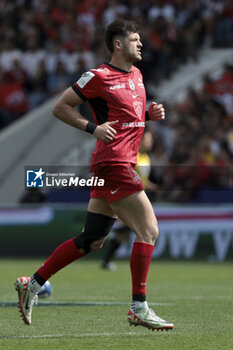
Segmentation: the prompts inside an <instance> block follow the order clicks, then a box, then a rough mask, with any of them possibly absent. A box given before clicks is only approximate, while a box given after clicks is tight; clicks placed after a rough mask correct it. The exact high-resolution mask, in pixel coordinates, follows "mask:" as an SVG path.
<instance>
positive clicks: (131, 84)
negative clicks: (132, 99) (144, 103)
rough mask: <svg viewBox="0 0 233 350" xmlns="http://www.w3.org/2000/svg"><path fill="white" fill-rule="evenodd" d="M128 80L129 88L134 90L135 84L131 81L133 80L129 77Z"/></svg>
mask: <svg viewBox="0 0 233 350" xmlns="http://www.w3.org/2000/svg"><path fill="white" fill-rule="evenodd" d="M128 81H129V87H130V89H131V90H132V91H133V90H135V85H134V83H133V80H131V79H129V80H128Z"/></svg>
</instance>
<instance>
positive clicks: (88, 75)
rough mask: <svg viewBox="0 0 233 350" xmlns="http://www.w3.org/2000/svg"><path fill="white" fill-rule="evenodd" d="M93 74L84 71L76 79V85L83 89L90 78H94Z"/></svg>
mask: <svg viewBox="0 0 233 350" xmlns="http://www.w3.org/2000/svg"><path fill="white" fill-rule="evenodd" d="M94 76H95V74H94V73H92V72H85V73H83V75H82V76H81V78H80V79H79V80H78V81H77V83H76V84H77V85H78V86H79V87H80V88H81V89H83V88H84V86H86V85H87V83H88V82H89V81H90V80H91V79H92V78H94Z"/></svg>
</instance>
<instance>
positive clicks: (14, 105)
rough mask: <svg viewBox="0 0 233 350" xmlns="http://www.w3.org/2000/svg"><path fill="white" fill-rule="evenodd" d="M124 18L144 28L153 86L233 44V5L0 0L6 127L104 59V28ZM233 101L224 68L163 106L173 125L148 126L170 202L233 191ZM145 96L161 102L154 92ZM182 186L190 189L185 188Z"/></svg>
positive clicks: (0, 114) (1, 104)
mask: <svg viewBox="0 0 233 350" xmlns="http://www.w3.org/2000/svg"><path fill="white" fill-rule="evenodd" d="M118 17H124V18H128V19H134V20H136V21H137V22H138V23H139V26H140V28H141V37H142V41H143V45H144V47H143V61H142V62H140V64H139V68H140V69H141V71H142V73H143V75H144V80H145V84H148V85H150V84H151V83H152V84H159V83H160V82H161V81H162V80H163V79H169V78H170V77H171V75H172V73H173V72H174V71H175V70H176V69H177V67H179V66H180V65H182V64H185V63H186V62H187V61H189V60H194V61H197V60H198V55H199V51H200V48H202V47H204V46H206V47H232V46H233V2H232V0H199V1H196V0H167V1H165V0H119V1H116V0H109V1H108V0H82V1H78V0H66V1H64V0H1V2H0V40H1V47H0V94H1V100H0V129H1V128H4V127H5V126H7V125H9V124H10V123H11V122H13V121H14V120H17V119H18V118H19V117H20V116H22V115H23V114H25V113H26V112H28V111H30V110H32V109H34V108H35V107H37V106H38V105H40V104H41V103H43V102H44V101H46V100H47V99H48V98H49V97H51V96H54V95H55V94H56V93H58V92H59V91H62V90H63V89H64V88H65V87H67V86H68V85H69V84H71V83H72V82H74V81H76V80H77V78H78V77H79V76H80V74H81V73H83V72H84V71H86V70H88V69H89V68H93V67H96V66H98V65H99V64H101V63H102V62H105V61H106V60H107V59H108V56H107V55H108V54H107V52H106V50H105V46H104V40H103V38H104V30H105V28H106V26H107V25H108V24H109V23H110V22H111V21H113V20H114V19H115V18H118ZM232 96H233V68H232V66H230V65H227V66H225V67H224V73H223V74H222V76H221V77H220V78H218V79H217V80H214V81H213V80H212V77H210V76H207V75H206V76H205V77H203V89H202V91H194V90H192V89H190V90H189V91H188V93H187V97H186V99H185V100H184V101H183V102H182V103H178V104H173V105H169V104H168V103H167V102H166V101H163V103H164V105H165V107H166V121H165V122H163V123H161V124H156V125H155V124H153V125H152V124H151V125H150V128H151V130H152V133H153V136H154V145H153V152H151V159H152V164H155V165H156V164H158V165H160V166H161V165H164V168H163V171H161V169H160V167H159V166H156V167H153V169H154V174H152V175H153V176H154V177H155V178H156V181H159V182H160V184H161V186H162V187H163V188H164V189H165V190H168V192H169V193H170V194H169V196H170V198H168V199H169V200H171V201H187V200H188V199H189V198H186V197H187V196H190V193H192V191H193V192H195V189H196V188H197V187H200V186H201V185H203V184H206V183H208V184H209V185H214V186H215V187H216V186H217V187H223V188H225V187H227V188H229V187H230V186H232V184H230V175H229V172H230V166H231V167H232V164H233V160H232V158H233V97H232ZM148 97H149V98H150V97H152V98H154V96H150V91H148ZM189 164H193V166H189ZM175 165H176V166H177V169H176V171H174V166H175ZM200 166H201V167H200ZM171 167H172V168H173V170H172V171H170V170H171ZM164 169H166V170H164ZM198 169H201V170H198ZM164 171H165V173H166V176H164ZM219 171H221V174H220V173H219ZM162 173H163V176H162ZM194 173H195V176H193V174H194ZM162 178H165V179H166V181H164V180H163V179H162ZM231 181H232V179H231ZM185 187H187V188H188V189H192V191H191V192H190V191H187V192H185V191H181V189H184V188H185ZM168 192H167V191H166V196H167V195H168ZM188 193H189V194H188Z"/></svg>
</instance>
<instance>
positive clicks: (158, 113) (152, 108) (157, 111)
mask: <svg viewBox="0 0 233 350" xmlns="http://www.w3.org/2000/svg"><path fill="white" fill-rule="evenodd" d="M148 115H149V118H150V120H154V121H156V122H157V121H159V120H163V119H164V118H165V111H164V108H163V105H162V104H159V105H158V104H157V103H156V102H152V103H151V104H150V105H149V108H148Z"/></svg>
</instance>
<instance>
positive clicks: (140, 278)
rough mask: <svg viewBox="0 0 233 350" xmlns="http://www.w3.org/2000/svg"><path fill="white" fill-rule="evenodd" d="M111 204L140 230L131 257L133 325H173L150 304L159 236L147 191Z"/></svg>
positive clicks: (131, 317) (125, 220)
mask: <svg viewBox="0 0 233 350" xmlns="http://www.w3.org/2000/svg"><path fill="white" fill-rule="evenodd" d="M111 207H112V209H113V211H114V212H115V213H116V214H117V216H118V217H119V219H120V220H121V221H123V222H124V223H125V224H126V225H127V226H129V227H130V228H131V229H132V231H134V232H135V234H136V240H135V242H134V246H133V250H132V254H131V259H130V268H131V277H132V305H131V308H130V310H129V312H128V322H129V323H130V325H135V326H137V325H141V326H144V327H147V328H149V329H152V330H154V329H158V330H159V329H161V330H163V329H166V330H168V329H172V328H173V327H174V325H173V324H172V323H169V322H167V321H165V320H163V319H161V318H160V317H158V316H157V315H156V314H155V313H154V311H153V310H151V309H150V308H149V307H148V304H147V300H146V283H147V275H148V271H149V267H150V263H151V258H152V254H153V250H154V244H155V240H156V238H157V236H158V226H157V220H156V217H155V214H154V210H153V208H152V206H151V203H150V201H149V200H148V198H147V196H146V194H145V192H144V191H141V192H137V193H134V194H132V195H129V196H127V197H125V198H123V199H120V200H118V201H115V202H112V203H111Z"/></svg>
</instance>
